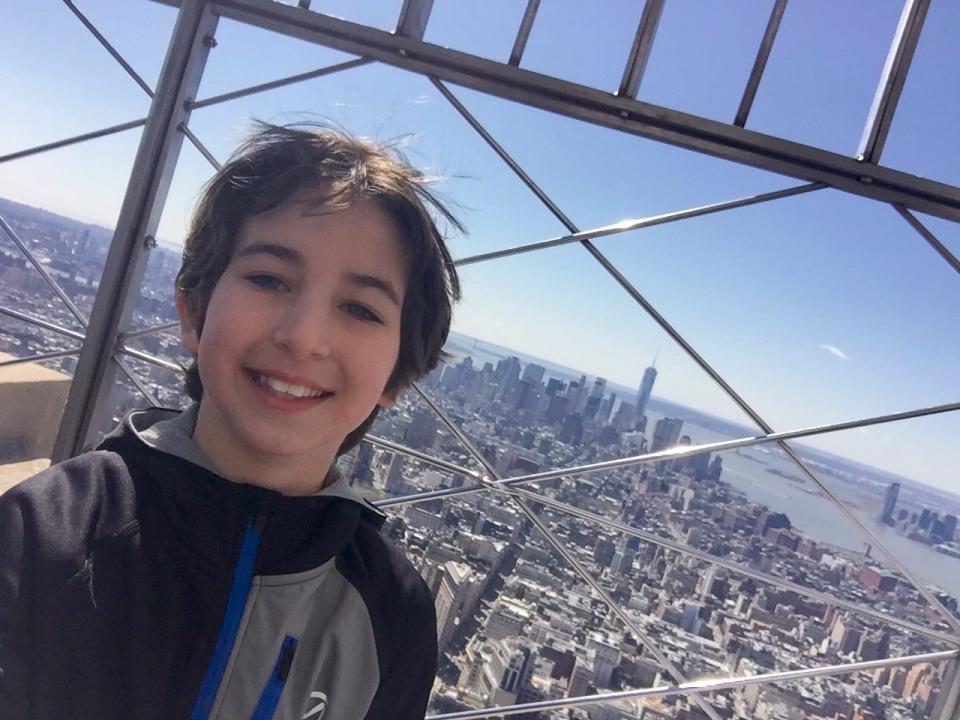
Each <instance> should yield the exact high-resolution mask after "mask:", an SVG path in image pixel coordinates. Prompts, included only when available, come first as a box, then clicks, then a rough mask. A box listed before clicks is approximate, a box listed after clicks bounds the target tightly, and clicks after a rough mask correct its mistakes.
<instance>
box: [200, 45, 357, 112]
mask: <svg viewBox="0 0 960 720" xmlns="http://www.w3.org/2000/svg"><path fill="white" fill-rule="evenodd" d="M372 62H373V60H371V59H370V58H356V59H354V60H347V61H346V62H342V63H337V64H336V65H328V66H326V67H322V68H317V69H316V70H311V71H309V72H305V73H298V74H297V75H289V76H287V77H283V78H279V79H277V80H271V81H270V82H265V83H260V84H258V85H251V86H250V87H246V88H240V89H239V90H232V91H231V92H226V93H222V94H220V95H211V96H210V97H208V98H203V99H202V100H194V101H192V102H188V103H187V109H188V110H199V109H200V108H205V107H210V106H211V105H219V104H220V103H224V102H228V101H230V100H236V99H238V98H242V97H247V96H248V95H256V94H257V93H262V92H267V91H268V90H276V89H277V88H282V87H286V86H287V85H293V84H295V83H300V82H305V81H307V80H313V79H314V78H318V77H323V76H324V75H333V74H334V73H338V72H343V71H344V70H350V69H351V68H355V67H361V66H363V65H369V64H371V63H372Z"/></svg>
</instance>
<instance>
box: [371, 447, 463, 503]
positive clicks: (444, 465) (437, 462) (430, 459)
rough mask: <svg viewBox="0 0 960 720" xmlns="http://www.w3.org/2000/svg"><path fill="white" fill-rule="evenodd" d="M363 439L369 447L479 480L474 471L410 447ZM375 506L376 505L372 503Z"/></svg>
mask: <svg viewBox="0 0 960 720" xmlns="http://www.w3.org/2000/svg"><path fill="white" fill-rule="evenodd" d="M363 439H364V440H366V441H367V442H368V443H370V444H371V445H376V446H377V447H381V448H383V449H384V450H389V451H391V452H395V453H400V454H401V455H406V456H407V457H410V458H413V459H414V460H418V461H419V462H422V463H424V464H425V465H430V466H432V467H435V468H438V469H440V470H446V471H447V472H451V473H456V474H458V475H463V476H465V477H469V478H473V479H474V480H479V479H480V475H479V474H478V473H477V471H476V470H470V469H469V468H465V467H461V466H460V465H457V464H456V463H452V462H448V461H446V460H444V459H442V458H438V457H434V456H433V455H428V454H427V453H423V452H420V451H419V450H414V449H413V448H411V447H407V446H406V445H401V444H400V443H395V442H393V441H391V440H387V439H386V438H382V437H377V436H376V435H364V436H363ZM374 504H377V503H374Z"/></svg>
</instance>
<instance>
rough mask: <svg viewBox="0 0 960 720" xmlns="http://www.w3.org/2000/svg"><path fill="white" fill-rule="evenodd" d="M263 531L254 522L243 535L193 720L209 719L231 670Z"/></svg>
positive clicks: (191, 718) (192, 716)
mask: <svg viewBox="0 0 960 720" xmlns="http://www.w3.org/2000/svg"><path fill="white" fill-rule="evenodd" d="M262 534H263V529H262V528H261V527H260V525H259V524H258V523H254V521H253V520H251V521H250V522H248V523H247V528H246V530H244V533H243V543H242V544H241V545H240V555H239V557H238V558H237V565H236V567H235V568H234V571H233V582H232V583H231V585H230V596H229V598H227V610H226V612H225V613H224V615H223V624H222V625H221V626H220V635H219V636H218V637H217V644H216V645H215V646H214V649H213V657H212V658H210V664H209V665H208V666H207V672H206V673H205V674H204V676H203V683H201V685H200V692H199V694H198V695H197V699H196V701H195V702H194V704H193V710H191V711H190V720H207V718H208V717H209V716H210V710H212V709H213V701H214V700H216V698H217V691H218V690H219V689H220V683H221V682H222V681H223V673H224V672H225V671H226V669H227V661H228V660H229V659H230V652H231V651H232V650H233V643H234V641H235V640H236V638H237V630H238V629H239V628H240V620H241V619H242V618H243V608H244V606H245V605H246V604H247V595H248V594H249V593H250V584H251V582H252V581H253V563H254V560H256V558H257V549H258V548H259V547H260V537H261V536H262Z"/></svg>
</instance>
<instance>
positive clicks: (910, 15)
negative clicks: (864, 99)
mask: <svg viewBox="0 0 960 720" xmlns="http://www.w3.org/2000/svg"><path fill="white" fill-rule="evenodd" d="M929 7H930V0H906V2H905V3H904V4H903V11H902V12H901V13H900V22H899V23H898V24H897V32H896V35H895V36H894V38H893V42H892V43H891V45H890V51H889V52H888V53H887V60H886V62H885V63H884V65H883V73H882V74H881V75H880V83H879V84H878V85H877V92H876V94H875V95H874V96H873V104H872V105H871V106H870V114H869V116H868V117H867V124H866V125H865V126H864V128H863V135H862V136H861V138H860V146H859V147H858V148H857V158H858V159H859V160H863V161H864V162H868V163H877V162H880V155H881V154H882V153H883V146H884V144H885V143H886V141H887V133H889V132H890V125H891V123H893V116H894V113H896V111H897V103H898V102H899V101H900V93H902V92H903V85H904V82H906V79H907V73H909V72H910V64H911V63H912V62H913V54H914V52H915V51H916V49H917V41H918V40H919V39H920V31H921V30H923V22H924V20H925V19H926V17H927V9H928V8H929Z"/></svg>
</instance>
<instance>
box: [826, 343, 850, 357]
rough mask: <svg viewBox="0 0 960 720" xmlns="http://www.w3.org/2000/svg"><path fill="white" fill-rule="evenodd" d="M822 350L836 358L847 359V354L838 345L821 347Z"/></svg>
mask: <svg viewBox="0 0 960 720" xmlns="http://www.w3.org/2000/svg"><path fill="white" fill-rule="evenodd" d="M820 349H821V350H826V351H827V352H828V353H830V354H831V355H833V356H834V357H838V358H840V359H841V360H846V359H847V354H846V353H845V352H844V351H843V350H841V349H840V348H838V347H837V346H836V345H821V346H820Z"/></svg>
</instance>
